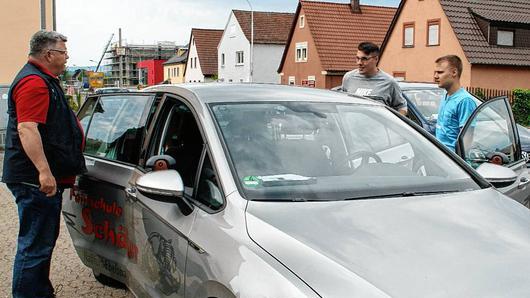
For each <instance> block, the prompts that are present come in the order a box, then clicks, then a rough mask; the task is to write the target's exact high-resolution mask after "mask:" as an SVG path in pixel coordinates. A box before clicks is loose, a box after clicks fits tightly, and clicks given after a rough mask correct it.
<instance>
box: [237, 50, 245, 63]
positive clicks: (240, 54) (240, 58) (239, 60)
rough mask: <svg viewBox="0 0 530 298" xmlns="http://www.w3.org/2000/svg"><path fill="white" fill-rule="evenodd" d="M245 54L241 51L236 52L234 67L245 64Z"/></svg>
mask: <svg viewBox="0 0 530 298" xmlns="http://www.w3.org/2000/svg"><path fill="white" fill-rule="evenodd" d="M244 54H245V53H244V52H243V51H237V52H236V65H243V64H244V63H245V55H244Z"/></svg>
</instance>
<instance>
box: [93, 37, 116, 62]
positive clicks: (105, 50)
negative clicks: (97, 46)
mask: <svg viewBox="0 0 530 298" xmlns="http://www.w3.org/2000/svg"><path fill="white" fill-rule="evenodd" d="M113 37H114V33H112V34H111V35H110V38H109V41H108V42H107V44H106V45H105V48H104V49H103V53H102V54H101V58H99V62H98V66H96V72H98V70H99V66H100V65H101V61H102V60H103V57H105V53H106V52H107V49H108V48H109V45H110V43H111V42H112V38H113Z"/></svg>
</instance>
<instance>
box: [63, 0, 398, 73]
mask: <svg viewBox="0 0 530 298" xmlns="http://www.w3.org/2000/svg"><path fill="white" fill-rule="evenodd" d="M249 1H250V3H251V4H252V6H253V9H254V10H255V11H279V12H293V13H294V12H295V10H296V6H297V5H298V0H249ZM333 2H343V3H349V0H334V1H333ZM361 4H367V5H379V6H398V5H399V0H361ZM56 5H57V11H56V13H57V20H56V22H57V31H58V32H60V33H62V34H64V35H66V36H67V37H68V43H67V46H68V55H69V56H70V59H69V60H68V65H69V66H94V65H96V64H97V61H98V60H99V59H100V57H101V55H102V53H103V49H104V47H105V45H106V44H107V42H108V40H109V38H110V37H111V34H112V33H114V38H113V41H117V39H118V28H121V29H122V39H123V40H126V42H128V43H135V44H154V43H156V42H157V41H172V42H176V43H177V44H178V45H185V44H187V43H188V40H189V35H190V32H191V28H211V29H224V26H225V25H226V22H227V21H228V17H229V15H230V11H231V10H232V9H242V10H250V9H249V5H248V2H247V0H127V1H121V0H91V1H86V0H56ZM91 60H94V61H96V62H93V61H91ZM104 62H105V60H104V61H103V63H102V64H104Z"/></svg>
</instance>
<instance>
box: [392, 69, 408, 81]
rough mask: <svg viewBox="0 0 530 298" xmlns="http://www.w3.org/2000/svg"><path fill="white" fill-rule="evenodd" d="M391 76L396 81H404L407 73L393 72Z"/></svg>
mask: <svg viewBox="0 0 530 298" xmlns="http://www.w3.org/2000/svg"><path fill="white" fill-rule="evenodd" d="M392 76H393V77H394V79H395V80H396V81H405V80H406V79H407V73H406V72H404V71H394V72H393V73H392Z"/></svg>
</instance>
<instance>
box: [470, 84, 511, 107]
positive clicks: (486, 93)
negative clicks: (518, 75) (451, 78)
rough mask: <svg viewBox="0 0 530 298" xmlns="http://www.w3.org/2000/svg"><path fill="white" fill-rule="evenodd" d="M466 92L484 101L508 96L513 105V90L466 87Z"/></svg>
mask: <svg viewBox="0 0 530 298" xmlns="http://www.w3.org/2000/svg"><path fill="white" fill-rule="evenodd" d="M466 90H467V91H468V92H469V93H471V94H473V95H475V96H477V97H479V98H482V99H484V100H488V99H492V98H495V97H499V96H507V97H508V99H509V100H510V103H513V97H514V95H513V90H499V89H486V88H480V87H466Z"/></svg>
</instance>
